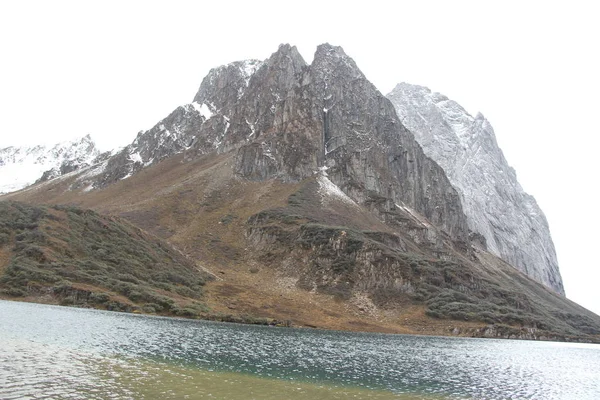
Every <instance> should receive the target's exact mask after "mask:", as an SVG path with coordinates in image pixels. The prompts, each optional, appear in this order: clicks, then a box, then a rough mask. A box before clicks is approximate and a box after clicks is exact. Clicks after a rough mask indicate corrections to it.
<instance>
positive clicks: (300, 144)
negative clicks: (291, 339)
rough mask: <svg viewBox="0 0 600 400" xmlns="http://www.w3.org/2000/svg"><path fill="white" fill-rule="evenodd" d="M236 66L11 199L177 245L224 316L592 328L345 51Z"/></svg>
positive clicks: (413, 328)
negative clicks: (460, 187)
mask: <svg viewBox="0 0 600 400" xmlns="http://www.w3.org/2000/svg"><path fill="white" fill-rule="evenodd" d="M230 65H231V64H230ZM240 65H243V64H238V65H237V66H236V65H235V64H233V65H231V67H230V68H229V67H228V68H219V69H216V70H215V71H221V72H220V73H219V76H220V77H219V79H216V78H215V79H213V81H212V83H211V79H210V78H208V79H205V80H203V83H202V85H204V87H203V86H202V85H201V88H200V89H199V91H198V92H197V93H200V92H201V91H202V93H205V96H206V97H202V96H200V97H198V96H195V97H194V101H193V102H192V103H191V104H189V105H186V106H182V107H179V108H177V109H176V110H175V111H174V112H173V113H171V114H170V115H169V116H167V117H166V118H165V119H163V120H161V121H160V122H159V123H158V124H157V125H156V126H155V127H153V128H152V129H150V130H148V131H145V132H141V133H140V134H139V135H138V137H137V138H136V141H135V142H134V143H132V145H130V146H131V147H129V148H126V149H124V150H123V151H121V152H120V153H117V154H116V155H114V156H113V157H111V158H110V159H108V160H106V161H105V162H104V163H102V164H98V165H95V166H92V167H89V168H87V169H85V170H82V171H81V172H79V173H74V174H71V175H69V176H65V177H63V178H59V179H56V180H53V181H50V182H46V183H42V184H39V185H37V186H34V187H31V188H29V189H27V190H24V191H22V192H19V193H15V194H12V195H8V196H5V197H4V198H13V199H17V200H21V201H26V202H30V203H39V202H46V203H58V204H65V203H67V204H71V203H74V204H77V205H80V206H82V207H90V208H93V209H95V210H98V211H99V212H102V213H107V214H112V215H118V216H120V217H122V218H125V219H127V220H128V221H130V222H132V223H133V224H135V225H137V226H140V227H142V228H143V229H145V230H148V231H149V232H152V233H154V234H156V235H158V236H160V237H161V238H163V239H165V240H168V241H169V243H171V244H174V245H175V246H176V247H177V248H180V249H181V250H182V251H183V252H184V253H185V254H187V255H189V256H190V257H192V258H193V259H195V260H199V261H201V262H202V264H203V265H204V266H206V267H207V268H208V269H210V270H211V271H213V272H214V273H215V274H216V275H217V276H220V277H221V278H222V281H218V282H211V283H207V287H206V293H207V296H208V297H209V298H210V299H211V301H209V303H210V304H211V306H212V307H215V308H221V309H223V307H226V308H227V309H229V310H235V312H239V313H243V312H251V313H253V314H257V315H259V316H261V317H262V316H264V317H269V318H278V319H292V320H293V321H298V322H300V324H302V325H314V326H322V327H337V328H339V329H351V327H352V326H363V327H364V329H375V330H377V329H380V328H381V327H382V326H384V325H385V326H387V327H388V328H385V329H391V328H390V327H395V328H393V329H405V328H406V329H408V328H407V327H408V326H409V325H410V330H409V331H404V332H412V333H416V332H423V331H427V329H430V330H429V331H430V332H434V331H435V332H438V333H442V332H444V334H452V333H451V332H452V331H453V329H454V328H455V327H458V326H459V325H460V326H461V327H460V328H457V329H459V331H461V332H467V331H468V332H470V333H469V334H473V335H478V334H481V335H483V334H484V333H482V332H484V331H486V329H487V328H486V325H488V324H491V325H492V326H494V327H496V328H497V329H496V328H495V329H496V331H495V332H504V333H502V334H499V335H501V336H502V337H510V336H511V335H512V336H513V337H522V338H534V337H538V336H544V337H549V336H548V335H550V336H552V335H567V336H569V335H576V336H577V335H583V336H581V337H588V338H589V337H594V335H598V334H600V319H598V317H597V316H595V315H594V314H592V313H589V312H588V311H587V310H585V309H583V308H581V307H579V306H577V305H575V304H573V303H572V302H569V301H568V300H567V299H565V298H564V297H561V296H559V295H557V294H555V293H553V292H551V291H550V290H548V289H546V288H545V287H543V286H542V285H540V284H538V283H536V282H534V281H532V280H531V279H529V278H527V277H526V276H525V275H523V274H522V273H520V272H519V271H517V270H516V269H514V268H513V267H511V266H509V265H508V264H507V263H505V262H503V261H502V260H500V259H499V258H497V257H495V256H494V255H493V254H491V253H488V252H487V250H486V249H485V240H483V239H481V238H479V237H477V235H475V234H474V233H473V232H470V231H469V229H468V225H467V220H466V216H465V215H464V214H463V212H462V206H461V202H460V197H459V194H458V193H457V191H456V190H455V189H454V187H453V186H452V185H451V183H450V181H449V180H448V178H447V177H446V174H445V173H444V171H443V169H442V168H441V167H440V166H439V165H438V164H437V163H435V162H434V161H432V160H431V159H429V158H428V157H426V156H425V154H424V153H423V150H422V149H421V146H420V145H419V144H418V143H417V142H416V141H415V139H414V137H413V135H412V133H410V131H409V130H408V129H406V127H405V126H404V125H403V124H402V123H401V122H400V120H399V119H398V117H397V114H396V110H395V108H394V106H393V105H392V103H391V102H390V101H389V100H388V99H386V98H385V96H383V95H382V94H381V93H380V92H379V91H378V90H377V89H376V88H375V87H374V86H373V85H372V84H371V83H370V82H368V80H367V79H366V77H365V76H364V75H363V74H362V72H360V70H359V69H358V67H357V66H356V63H354V61H353V60H352V59H351V58H350V57H348V56H347V55H346V54H345V53H344V52H343V50H342V49H341V48H337V47H334V46H330V45H322V46H319V48H318V49H317V53H316V55H315V59H314V60H313V63H312V64H311V65H307V64H306V63H305V62H304V60H303V59H302V58H301V56H300V55H299V53H298V52H297V50H296V49H295V48H293V47H292V46H289V45H282V46H280V48H279V49H278V51H277V52H275V53H274V54H273V55H272V56H271V57H270V58H269V59H267V60H266V61H265V62H263V63H261V64H256V67H257V68H256V69H255V71H254V73H253V74H252V75H251V76H250V77H249V79H247V80H246V78H245V77H244V76H243V75H242V72H240V71H241V70H240ZM217 82H220V83H218V84H219V85H223V87H227V88H228V89H227V90H209V89H211V87H210V85H214V84H217ZM207 85H208V86H207ZM239 88H242V90H241V91H240V90H239ZM200 101H202V103H200ZM217 105H218V106H217ZM133 154H138V156H133ZM87 188H90V190H87ZM286 296H287V297H288V298H289V299H293V300H289V301H288V300H286ZM299 305H302V306H301V307H300V306H299ZM340 305H342V306H340ZM230 307H231V308H230ZM311 319H312V322H311ZM377 321H380V322H377ZM382 321H383V322H382ZM402 321H411V322H406V323H403V322H402ZM461 321H462V322H461ZM463 322H464V323H465V324H466V325H464V324H462V323H463ZM361 324H363V325H361ZM365 324H366V325H365ZM382 324H383V325H382ZM444 324H445V325H444ZM461 324H462V325H461ZM467 325H468V326H467ZM376 326H379V327H380V328H376ZM428 326H430V327H434V326H435V327H436V328H435V329H433V328H427V327H428ZM442 326H445V327H442ZM417 328H418V329H417ZM381 329H383V328H381ZM465 329H466V330H465ZM396 331H397V330H396ZM476 331H477V332H479V333H476ZM490 332H492V331H490ZM506 332H511V333H506ZM490 334H491V333H490ZM590 335H591V336H590ZM552 337H555V336H552ZM565 337H566V336H565Z"/></svg>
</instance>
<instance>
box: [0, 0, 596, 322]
mask: <svg viewBox="0 0 600 400" xmlns="http://www.w3.org/2000/svg"><path fill="white" fill-rule="evenodd" d="M491 3H492V2H482V1H472V2H466V1H465V2H460V1H439V2H433V1H413V2H402V1H395V2H386V1H375V0H370V1H368V2H363V3H352V2H348V1H346V2H333V1H327V2H326V1H323V0H321V1H307V0H301V1H296V2H281V1H272V2H266V1H265V2H261V1H253V2H248V1H246V2H235V1H227V2H218V1H214V2H211V3H210V4H205V2H200V1H195V2H191V1H190V2H185V1H173V0H171V1H168V2H167V1H164V2H152V1H107V0H105V1H101V2H100V1H97V2H84V1H59V0H53V1H25V0H21V1H3V2H1V3H0V51H1V52H0V113H1V114H0V115H1V117H2V118H1V124H0V148H3V147H6V146H9V145H24V144H38V143H48V144H50V143H55V142H58V141H62V140H67V139H73V138H76V137H79V136H83V135H85V134H88V133H89V134H91V135H92V137H93V138H94V139H95V141H96V142H97V143H98V145H99V146H100V147H102V148H103V149H110V148H113V147H116V146H123V145H126V144H128V143H129V142H131V141H132V140H133V139H134V137H135V135H136V133H137V132H138V131H140V130H146V129H149V128H151V127H152V126H153V125H154V124H155V123H156V122H158V121H159V120H160V119H162V118H164V117H165V116H167V114H168V113H169V112H171V111H172V110H173V109H175V108H176V107H177V106H178V105H181V104H185V103H189V102H191V100H192V99H193V97H194V94H195V93H196V91H197V89H198V87H199V85H200V82H201V81H202V78H203V77H204V76H205V75H206V74H207V73H208V71H209V70H210V68H212V67H215V66H218V65H222V64H226V63H229V62H231V61H236V60H242V59H248V58H257V59H265V58H267V57H268V56H269V55H270V54H271V53H273V52H274V51H275V50H276V49H277V47H278V45H279V44H280V43H290V44H292V45H296V46H297V47H298V49H299V51H300V53H301V54H302V55H303V56H304V58H305V59H306V61H307V62H310V61H311V60H312V58H313V54H314V52H315V49H316V46H317V45H318V44H320V43H323V42H329V43H331V44H334V45H340V46H342V47H343V48H344V49H345V51H346V53H347V54H348V55H350V56H351V57H353V58H354V60H355V61H356V63H357V64H358V66H359V68H361V69H362V71H363V72H364V73H365V75H366V76H367V77H368V78H369V79H370V80H371V81H372V82H373V83H374V84H375V85H376V86H377V87H378V88H379V90H380V91H381V92H383V93H384V94H387V93H389V92H390V91H391V90H392V88H393V87H394V86H395V84H396V83H399V82H401V81H406V82H409V83H414V84H420V85H424V86H428V87H429V88H431V89H432V90H434V91H438V92H441V93H443V94H445V95H447V96H448V97H450V98H451V99H453V100H456V101H457V102H459V103H460V104H462V105H463V106H464V107H465V108H466V109H467V110H468V111H469V112H470V113H471V114H476V113H477V112H478V111H481V112H482V113H483V114H484V115H485V116H486V117H487V118H488V119H489V121H490V122H491V124H492V126H493V127H494V129H495V131H496V135H497V139H498V142H499V144H500V146H501V147H502V149H503V151H504V153H505V156H506V158H507V160H508V162H509V163H510V164H511V165H512V166H513V167H514V168H515V169H516V171H517V174H518V177H519V180H520V182H521V184H522V186H523V187H524V188H525V190H526V191H527V192H529V193H530V194H532V195H534V196H535V198H536V199H537V201H538V203H539V204H540V206H541V208H542V209H543V210H544V212H545V213H546V216H547V218H548V221H549V223H550V228H551V231H552V236H553V239H554V243H555V245H556V250H557V254H558V259H559V264H560V269H561V273H562V276H563V280H564V283H565V289H566V291H567V297H569V298H570V299H572V300H574V301H576V302H578V303H580V304H582V305H583V306H585V307H587V308H588V309H590V310H593V311H594V312H596V313H597V314H600V294H599V293H600V290H599V288H598V286H599V285H600V262H599V261H598V260H599V259H600V258H599V257H598V256H597V254H596V251H595V250H596V246H598V239H600V237H599V236H600V235H598V230H597V229H598V227H599V226H600V217H599V216H598V215H599V212H598V209H597V203H598V199H597V197H596V193H597V188H596V186H597V183H598V181H599V179H598V172H599V168H598V166H597V163H596V162H597V160H596V159H597V154H598V144H600V140H599V139H598V137H599V134H600V132H599V128H598V126H599V125H598V123H597V121H596V119H597V116H598V115H599V106H600V95H599V94H600V62H599V57H600V55H599V53H598V38H600V23H598V19H597V17H598V15H599V14H598V12H597V10H596V7H595V4H594V3H595V2H594V1H589V2H578V1H572V0H571V1H564V2H548V1H544V2H542V1H540V2H533V1H530V2H524V1H515V2H511V1H503V2H493V4H491ZM392 4H394V5H393V6H392Z"/></svg>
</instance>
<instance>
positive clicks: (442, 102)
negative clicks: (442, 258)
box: [388, 83, 564, 294]
mask: <svg viewBox="0 0 600 400" xmlns="http://www.w3.org/2000/svg"><path fill="white" fill-rule="evenodd" d="M388 98H389V99H390V100H391V101H392V102H393V104H394V106H395V108H396V111H397V113H398V116H399V118H400V120H401V121H402V123H403V124H404V125H405V126H406V127H408V128H409V130H410V131H411V132H412V133H413V134H414V137H415V139H416V140H417V141H418V142H419V143H420V144H421V146H422V147H423V151H424V152H425V154H427V155H428V156H429V157H431V158H432V159H433V160H435V161H436V162H437V163H438V164H439V165H440V166H441V167H442V168H443V169H444V171H445V172H446V174H447V175H448V178H449V179H450V181H451V182H452V184H453V186H454V187H455V188H456V189H457V190H458V193H459V195H460V197H461V203H462V205H463V208H464V210H465V214H466V216H467V221H468V224H469V228H470V229H471V230H472V231H474V232H477V233H480V234H481V235H483V237H484V238H485V240H486V243H487V248H488V250H489V251H490V252H492V253H494V254H496V255H497V256H499V257H501V258H502V259H504V260H505V261H507V262H508V263H510V264H511V265H513V266H514V267H516V268H518V269H520V270H521V271H523V272H525V273H526V274H527V275H529V276H530V277H532V278H533V279H534V280H536V281H538V282H540V283H542V284H544V285H546V286H547V287H549V288H551V289H552V290H554V291H556V292H557V293H560V294H564V289H563V285H562V279H561V276H560V272H559V270H558V261H557V259H556V253H555V250H554V244H553V243H552V238H551V236H550V231H549V229H548V223H547V222H546V218H545V216H544V213H543V212H542V210H541V209H540V208H539V207H538V205H537V203H536V202H535V199H534V198H533V197H532V196H530V195H528V194H527V193H525V192H524V191H523V189H522V187H521V185H520V184H519V182H518V180H517V176H516V173H515V171H514V169H513V168H511V167H510V166H509V164H508V162H507V161H506V159H505V157H504V154H503V152H502V150H501V149H500V147H499V146H498V142H497V141H496V135H495V133H494V129H493V128H492V126H491V124H490V123H489V121H488V120H487V119H486V118H485V117H484V116H483V114H481V113H478V114H477V115H476V116H475V118H473V117H472V116H471V115H469V113H467V111H465V109H464V108H463V107H461V106H460V105H459V104H458V103H456V102H455V101H453V100H449V99H448V98H447V97H446V96H443V95H440V94H438V93H435V92H432V91H430V90H429V89H427V88H425V87H422V86H416V85H410V84H406V83H402V84H399V85H397V86H396V88H395V89H394V90H393V91H392V92H391V93H390V94H388Z"/></svg>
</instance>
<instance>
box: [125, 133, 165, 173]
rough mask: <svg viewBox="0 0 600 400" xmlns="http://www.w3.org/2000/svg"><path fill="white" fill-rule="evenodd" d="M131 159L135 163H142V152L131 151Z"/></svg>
mask: <svg viewBox="0 0 600 400" xmlns="http://www.w3.org/2000/svg"><path fill="white" fill-rule="evenodd" d="M161 126H162V125H161ZM129 160H130V161H132V162H134V163H140V164H142V156H141V155H140V153H131V154H130V155H129Z"/></svg>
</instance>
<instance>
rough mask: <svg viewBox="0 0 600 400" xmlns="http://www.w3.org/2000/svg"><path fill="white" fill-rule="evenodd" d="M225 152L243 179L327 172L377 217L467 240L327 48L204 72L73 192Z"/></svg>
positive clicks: (405, 143) (461, 224)
mask: <svg viewBox="0 0 600 400" xmlns="http://www.w3.org/2000/svg"><path fill="white" fill-rule="evenodd" d="M230 151H233V152H235V153H236V154H235V161H234V165H233V168H234V171H235V173H236V174H237V175H239V176H240V177H242V178H245V179H249V180H266V179H272V178H277V179H280V180H282V181H284V182H297V181H300V180H302V179H304V178H307V177H311V176H314V175H315V174H316V173H317V172H318V171H319V170H328V176H329V179H331V181H332V182H333V183H334V184H335V185H337V186H338V187H340V188H341V189H342V190H343V191H344V192H345V193H347V194H348V195H349V196H350V197H351V198H352V199H353V200H355V201H357V202H358V203H360V204H369V205H370V207H371V208H372V210H373V211H374V212H377V213H379V214H380V215H381V217H382V218H386V216H388V213H389V212H390V211H393V210H400V212H403V213H405V214H407V215H409V214H410V213H411V212H416V213H419V214H421V215H423V216H424V217H425V219H426V220H427V221H428V222H427V224H429V223H431V224H432V225H431V224H429V225H427V226H425V228H426V229H428V227H431V228H433V227H434V226H435V227H436V229H437V228H439V229H441V230H442V231H443V232H445V233H446V234H448V235H449V236H447V237H446V238H452V240H454V241H455V242H462V243H466V242H467V241H468V229H467V223H466V219H465V217H464V214H463V212H462V209H461V204H460V200H459V197H458V194H457V192H456V190H455V189H454V188H453V187H452V186H451V184H450V183H449V181H448V179H447V178H446V176H445V174H444V171H443V170H442V169H441V168H440V167H439V166H438V165H437V164H436V163H435V162H433V161H432V160H430V159H429V158H428V157H426V156H425V155H424V154H423V152H422V150H421V148H420V146H419V145H418V144H417V143H416V142H415V140H414V138H413V136H412V134H411V133H410V132H409V131H408V130H407V129H406V128H405V127H404V126H403V125H402V123H401V122H400V121H399V120H398V118H397V116H396V112H395V110H394V107H393V105H392V104H391V102H390V101H389V100H388V99H386V98H385V97H384V96H383V95H382V94H381V93H380V92H379V91H378V90H377V89H376V88H375V87H374V86H373V84H371V83H370V82H369V81H368V80H367V79H366V77H365V76H364V75H363V74H362V72H361V71H360V70H359V69H358V67H357V66H356V64H355V62H354V61H353V60H352V59H351V58H350V57H348V56H347V55H346V54H345V53H344V51H343V50H342V49H341V48H340V47H334V46H330V45H328V44H325V45H321V46H319V47H318V49H317V52H316V54H315V58H314V61H313V63H312V64H311V65H307V64H306V62H305V61H304V60H303V58H302V56H301V55H300V54H299V53H298V51H297V49H296V48H295V47H292V46H290V45H282V46H280V47H279V49H278V51H277V52H275V53H274V54H273V55H272V56H271V57H270V58H269V59H267V60H265V61H264V62H260V61H256V60H247V61H240V62H235V63H232V64H229V65H226V66H222V67H219V68H215V69H213V70H211V71H210V73H209V74H208V76H207V77H206V78H205V79H204V80H203V81H202V84H201V86H200V89H199V91H198V93H197V94H196V95H195V97H194V101H193V102H192V103H191V104H188V105H185V106H182V107H179V108H178V109H176V110H175V111H173V113H172V114H171V115H169V116H168V117H167V118H165V119H164V120H162V121H160V122H159V123H158V124H157V125H156V126H155V127H153V128H152V129H150V130H148V131H146V132H140V133H139V134H138V137H137V138H136V140H135V141H134V142H133V143H132V144H131V145H129V146H127V147H126V148H125V149H123V150H122V151H121V152H119V153H118V154H116V155H115V156H113V157H111V158H110V159H109V160H107V161H106V162H104V163H103V164H101V165H98V166H96V167H94V168H92V169H91V171H90V173H89V174H87V175H85V179H83V180H80V182H79V183H78V184H76V185H75V186H76V187H77V186H79V187H81V186H86V187H89V188H98V187H104V186H106V185H108V184H110V183H112V182H115V181H117V180H120V179H124V178H126V177H129V176H131V175H132V174H134V173H135V172H137V171H138V170H140V169H141V168H143V167H144V166H148V165H150V164H153V163H155V162H157V161H160V160H161V159H164V158H166V157H168V156H170V155H173V154H176V153H181V152H185V159H186V160H188V161H189V160H192V159H195V158H197V157H201V156H203V155H205V154H210V153H226V152H230ZM433 231H435V229H433V230H432V232H433ZM438 239H439V240H440V241H441V240H443V238H442V237H438Z"/></svg>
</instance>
